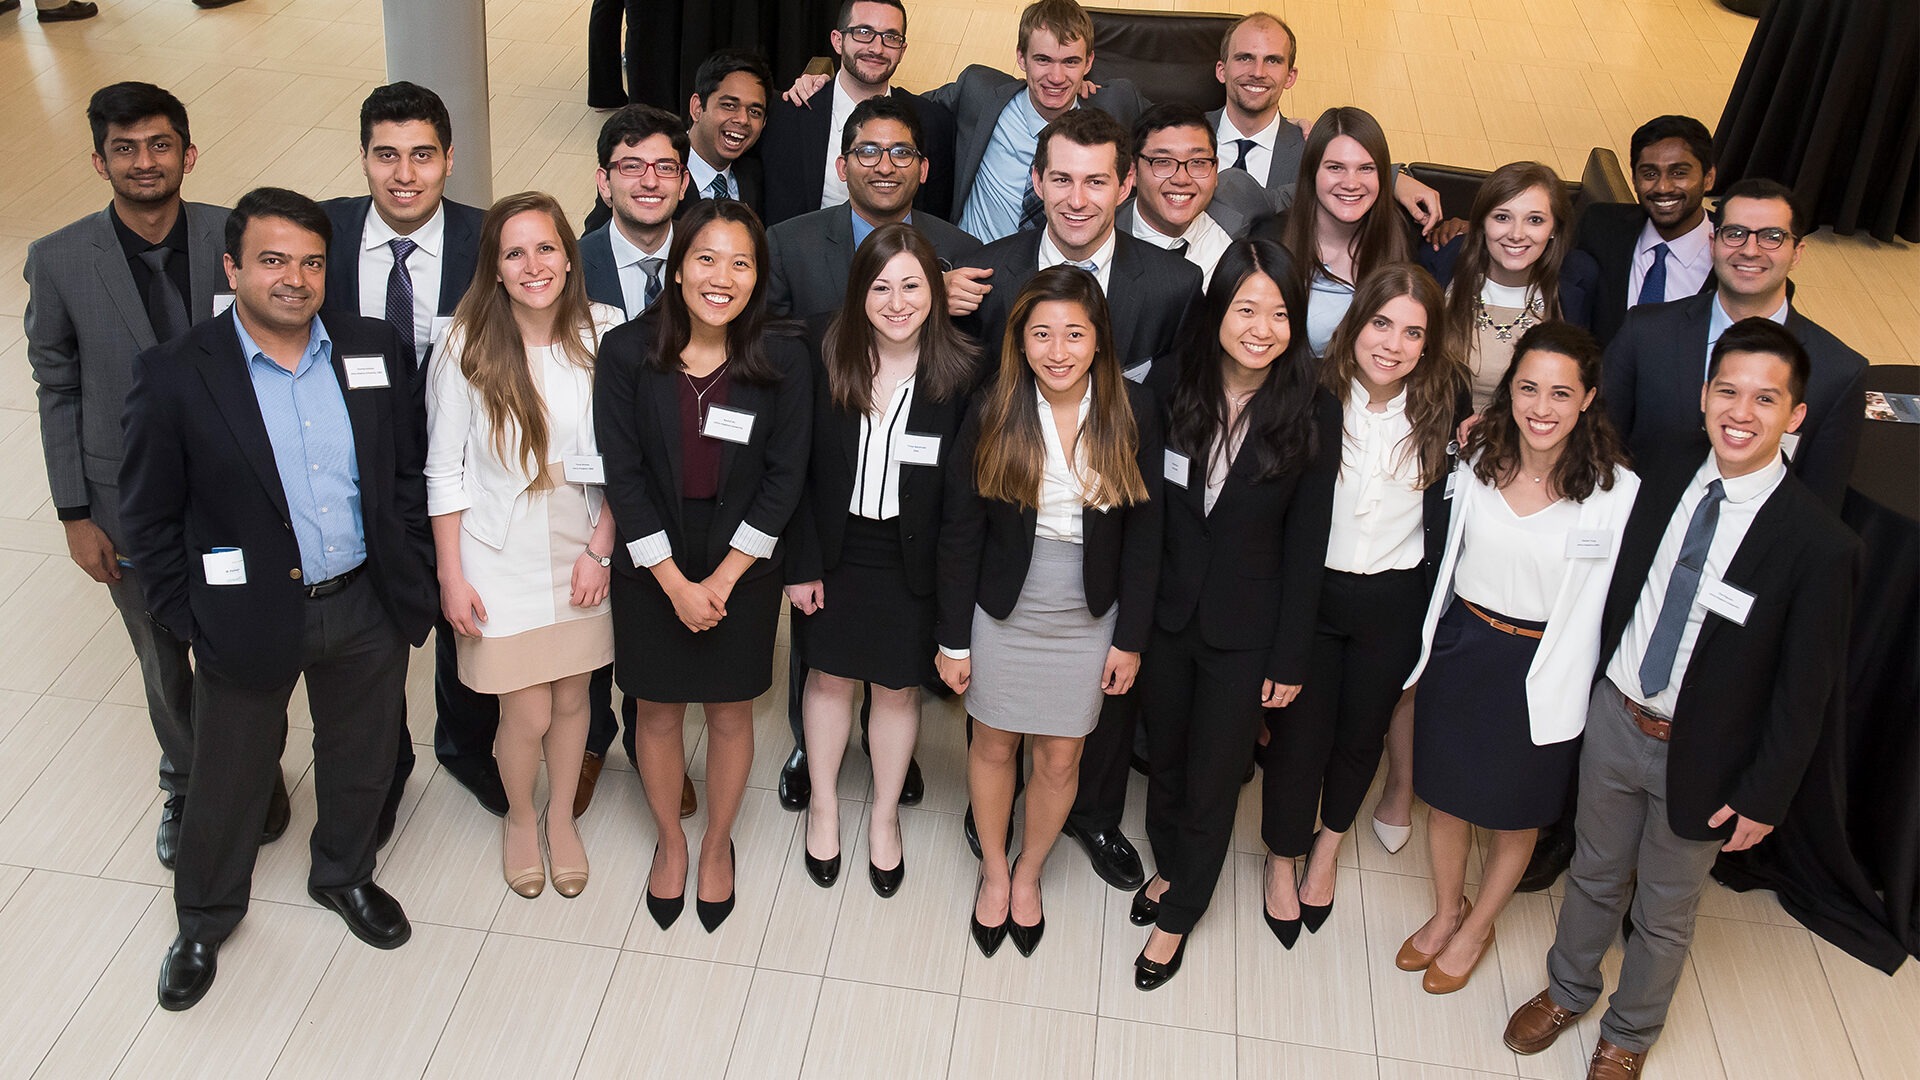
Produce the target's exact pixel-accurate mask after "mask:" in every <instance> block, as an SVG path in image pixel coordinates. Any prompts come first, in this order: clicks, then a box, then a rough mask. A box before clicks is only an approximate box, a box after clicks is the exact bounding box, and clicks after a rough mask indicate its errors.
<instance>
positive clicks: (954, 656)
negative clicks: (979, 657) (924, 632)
mask: <svg viewBox="0 0 1920 1080" xmlns="http://www.w3.org/2000/svg"><path fill="white" fill-rule="evenodd" d="M940 655H941V656H944V657H946V658H947V659H949V660H966V659H968V658H970V657H972V656H973V650H972V649H949V648H947V647H946V646H945V645H942V646H940Z"/></svg>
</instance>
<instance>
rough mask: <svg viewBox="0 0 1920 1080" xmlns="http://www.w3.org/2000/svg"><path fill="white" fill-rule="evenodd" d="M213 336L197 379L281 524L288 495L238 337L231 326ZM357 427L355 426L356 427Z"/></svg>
mask: <svg viewBox="0 0 1920 1080" xmlns="http://www.w3.org/2000/svg"><path fill="white" fill-rule="evenodd" d="M212 333H213V334H214V335H215V336H214V337H213V338H212V339H211V341H210V342H209V343H207V344H206V346H205V347H203V348H202V349H201V350H200V351H199V353H197V354H196V355H195V356H194V362H195V366H197V367H198V368H199V369H200V377H201V379H202V380H204V381H205V382H206V384H207V394H208V396H210V397H212V398H213V405H214V408H215V409H216V410H218V411H219V413H220V417H221V419H223V420H225V421H226V422H227V427H228V429H230V430H231V431H232V432H233V437H234V439H235V440H236V441H237V442H239V444H240V448H241V450H242V451H243V452H244V453H245V456H246V459H247V464H248V465H250V466H252V468H253V474H254V477H255V478H256V479H258V480H259V481H260V486H261V487H263V488H265V489H266V492H267V497H268V498H269V499H271V500H272V501H273V505H274V508H275V509H277V510H279V511H280V518H281V520H282V521H285V520H287V519H288V516H289V515H288V511H287V493H286V489H285V488H283V487H282V486H281V484H280V469H279V466H278V465H276V464H275V463H274V457H273V440H272V439H271V438H270V437H268V435H267V422H266V421H265V420H263V419H262V418H261V416H260V399H259V398H257V397H255V396H254V392H253V378H252V376H251V375H250V374H249V373H248V372H247V358H246V357H245V356H243V355H242V354H241V352H240V336H239V334H237V333H236V332H235V331H234V328H233V326H232V324H230V323H227V324H220V325H217V326H215V327H213V328H212ZM356 426H357V425H356ZM354 448H355V450H356V451H358V450H359V439H358V433H357V432H356V435H355V447H354Z"/></svg>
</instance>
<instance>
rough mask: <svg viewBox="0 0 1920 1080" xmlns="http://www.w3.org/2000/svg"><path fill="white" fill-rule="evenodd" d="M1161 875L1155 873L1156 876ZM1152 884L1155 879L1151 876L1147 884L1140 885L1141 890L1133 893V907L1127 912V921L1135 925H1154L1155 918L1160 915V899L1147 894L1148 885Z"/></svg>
mask: <svg viewBox="0 0 1920 1080" xmlns="http://www.w3.org/2000/svg"><path fill="white" fill-rule="evenodd" d="M1159 876H1160V875H1158V874H1155V875H1154V877H1156V878H1157V877H1159ZM1151 884H1153V879H1152V878H1149V879H1147V884H1146V885H1142V886H1140V891H1139V892H1137V893H1134V894H1133V907H1132V909H1131V910H1129V911H1128V912H1127V921H1128V922H1130V923H1132V924H1133V925H1135V926H1152V925H1153V923H1154V920H1156V919H1158V918H1159V917H1160V901H1158V900H1155V899H1152V898H1151V897H1149V896H1147V885H1151Z"/></svg>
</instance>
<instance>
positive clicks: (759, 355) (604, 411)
mask: <svg viewBox="0 0 1920 1080" xmlns="http://www.w3.org/2000/svg"><path fill="white" fill-rule="evenodd" d="M766 262H767V242H766V235H765V233H764V232H763V231H762V230H761V228H760V223H759V220H758V219H757V218H755V217H754V216H753V212H752V211H751V210H749V209H747V207H746V206H745V205H744V204H741V203H738V202H734V201H732V200H730V199H714V200H703V201H701V202H699V203H696V204H695V205H694V207H693V209H691V210H689V211H688V212H687V215H686V217H684V218H682V219H681V220H680V221H679V223H678V224H677V227H676V228H675V229H674V238H673V248H672V250H671V252H670V253H669V255H668V266H669V269H670V270H671V271H672V274H673V283H674V285H675V286H676V287H675V288H669V289H667V290H665V291H664V292H662V293H661V296H660V300H659V301H658V303H657V304H656V305H655V307H654V309H653V312H651V313H650V314H649V315H648V316H646V317H644V318H642V319H639V320H635V321H634V322H630V323H627V324H625V325H623V326H620V327H618V328H616V329H615V330H613V331H612V332H610V333H609V334H608V335H607V336H606V338H605V339H604V340H603V342H602V344H601V348H600V358H599V365H598V368H597V370H596V378H595V382H594V427H595V430H596V431H597V432H598V435H599V444H600V452H601V454H602V455H604V460H605V470H606V482H607V504H608V506H609V507H610V508H611V509H612V511H613V516H614V523H615V525H616V527H617V536H616V541H617V542H616V544H615V547H616V549H617V550H616V551H615V553H614V561H615V563H616V570H617V571H618V572H617V573H615V574H614V576H613V623H614V674H615V677H616V678H617V679H618V680H619V683H620V687H621V689H623V690H625V691H626V692H627V693H628V694H630V695H632V696H633V697H634V698H635V699H637V701H638V717H637V721H636V723H635V735H636V739H635V741H636V744H637V749H638V750H639V751H640V759H639V767H640V780H641V783H642V784H643V785H644V787H645V788H646V792H647V805H648V807H649V809H650V810H651V811H652V813H653V819H654V825H655V827H656V828H657V829H658V831H659V836H660V846H659V847H658V849H656V851H655V852H654V858H653V869H652V872H651V874H650V876H649V878H648V884H647V910H648V911H649V912H651V913H652V915H653V917H654V920H655V921H656V922H658V923H659V924H660V925H661V927H662V928H665V927H667V926H668V925H670V924H671V923H672V922H673V920H674V919H675V918H678V917H679V914H680V910H681V908H682V907H683V906H684V898H685V892H686V874H687V863H688V854H687V838H686V834H685V833H683V832H682V831H681V829H680V788H681V783H682V781H683V779H684V777H685V775H686V773H685V761H686V757H685V752H684V747H683V746H682V742H681V723H682V720H683V718H684V716H685V713H686V703H687V702H689V701H698V702H703V703H704V705H705V708H704V711H705V713H706V722H707V814H708V817H707V834H706V837H705V839H704V841H703V842H702V844H701V848H700V867H699V885H698V890H697V899H698V904H697V908H698V911H699V915H700V922H701V924H702V925H704V926H705V927H706V928H707V930H708V931H709V932H711V931H712V930H713V929H714V928H716V927H718V926H719V925H720V923H721V921H723V920H724V919H725V918H726V917H727V915H728V914H730V913H731V912H732V910H733V898H734V864H733V846H732V844H731V843H730V842H727V841H728V837H729V834H730V833H731V831H732V828H733V819H734V817H735V815H736V814H738V812H739V810H740V800H741V797H742V795H743V794H744V792H745V790H746V784H747V771H748V769H749V768H750V767H751V765H752V764H753V699H754V698H756V697H758V696H760V695H761V694H763V693H765V692H766V690H767V688H768V686H769V685H770V684H771V683H772V681H773V674H772V673H773V640H774V630H775V625H776V621H777V619H778V617H779V612H780V582H781V577H780V549H779V547H778V540H779V537H780V534H781V533H782V532H784V531H785V530H786V528H787V521H788V519H789V518H790V517H792V516H793V511H794V507H795V506H797V505H798V504H799V501H800V489H801V485H802V483H803V480H804V476H805V473H806V462H807V446H808V441H809V431H810V428H811V426H812V410H811V408H810V393H809V388H808V383H807V356H806V346H805V345H804V344H802V343H801V342H800V340H799V339H798V338H797V337H784V336H777V335H774V334H769V333H768V332H767V331H766V284H765V278H764V277H762V276H761V274H760V270H761V268H762V267H764V266H765V265H766ZM676 886H677V887H676Z"/></svg>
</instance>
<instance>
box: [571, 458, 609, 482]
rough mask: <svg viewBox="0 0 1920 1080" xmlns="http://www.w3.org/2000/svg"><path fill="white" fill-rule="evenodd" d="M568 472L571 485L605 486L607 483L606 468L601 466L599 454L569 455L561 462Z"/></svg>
mask: <svg viewBox="0 0 1920 1080" xmlns="http://www.w3.org/2000/svg"><path fill="white" fill-rule="evenodd" d="M561 466H562V468H564V469H565V470H566V477H567V483H569V484H604V483H606V482H607V470H606V467H605V466H604V465H603V464H601V461H600V455H599V454H568V455H567V456H566V457H565V458H563V459H562V460H561Z"/></svg>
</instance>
